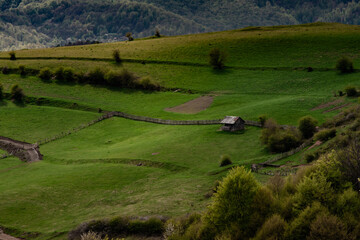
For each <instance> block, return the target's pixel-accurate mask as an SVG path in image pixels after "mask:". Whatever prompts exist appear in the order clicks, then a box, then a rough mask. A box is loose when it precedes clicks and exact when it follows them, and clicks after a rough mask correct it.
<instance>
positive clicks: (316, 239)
mask: <svg viewBox="0 0 360 240" xmlns="http://www.w3.org/2000/svg"><path fill="white" fill-rule="evenodd" d="M306 239H307V240H322V239H323V240H339V239H348V233H347V230H346V226H345V225H344V224H343V223H342V222H341V220H340V219H338V218H337V217H336V216H333V215H330V214H324V213H323V214H320V215H319V216H318V217H317V218H316V220H315V221H314V222H312V223H311V225H310V235H309V236H308V237H307V238H306Z"/></svg>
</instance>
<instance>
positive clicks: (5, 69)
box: [1, 67, 10, 75]
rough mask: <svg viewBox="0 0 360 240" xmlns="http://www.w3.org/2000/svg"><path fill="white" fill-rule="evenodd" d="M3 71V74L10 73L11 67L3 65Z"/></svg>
mask: <svg viewBox="0 0 360 240" xmlns="http://www.w3.org/2000/svg"><path fill="white" fill-rule="evenodd" d="M1 72H2V74H4V75H5V74H9V73H10V70H9V68H8V67H3V68H2V69H1Z"/></svg>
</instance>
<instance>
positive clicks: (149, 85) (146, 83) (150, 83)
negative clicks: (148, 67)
mask: <svg viewBox="0 0 360 240" xmlns="http://www.w3.org/2000/svg"><path fill="white" fill-rule="evenodd" d="M137 84H138V85H139V86H140V87H141V88H142V89H147V90H158V89H160V85H159V84H158V83H157V82H155V81H154V80H152V79H151V78H150V77H142V78H140V79H139V80H138V81H137Z"/></svg>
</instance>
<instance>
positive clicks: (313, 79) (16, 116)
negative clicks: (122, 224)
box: [0, 24, 360, 239]
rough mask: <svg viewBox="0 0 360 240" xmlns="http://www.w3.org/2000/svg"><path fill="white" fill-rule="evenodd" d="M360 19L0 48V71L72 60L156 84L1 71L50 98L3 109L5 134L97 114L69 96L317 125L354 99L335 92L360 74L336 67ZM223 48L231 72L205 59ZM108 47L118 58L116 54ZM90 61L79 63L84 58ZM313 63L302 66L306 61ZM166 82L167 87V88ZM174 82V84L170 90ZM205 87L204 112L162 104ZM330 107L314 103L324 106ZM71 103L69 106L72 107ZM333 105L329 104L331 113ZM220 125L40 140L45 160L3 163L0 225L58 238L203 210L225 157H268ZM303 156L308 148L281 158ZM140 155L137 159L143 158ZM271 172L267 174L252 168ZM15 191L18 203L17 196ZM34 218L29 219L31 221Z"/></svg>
mask: <svg viewBox="0 0 360 240" xmlns="http://www.w3.org/2000/svg"><path fill="white" fill-rule="evenodd" d="M359 30H360V28H359V27H358V26H347V25H340V24H311V25H300V26H289V27H285V26H281V27H267V28H248V29H242V30H234V31H227V32H216V33H209V34H199V35H187V36H178V37H162V38H157V39H143V40H136V41H133V42H118V43H108V44H99V45H91V46H77V47H62V48H53V49H38V50H35V49H34V50H22V51H17V52H16V56H17V60H16V61H10V60H8V53H6V52H3V53H1V54H0V57H2V59H1V60H0V66H1V67H4V66H6V67H9V68H12V69H15V68H18V67H19V66H20V65H24V66H25V67H26V68H29V69H38V70H39V69H41V68H43V67H49V68H50V69H51V71H54V70H55V69H56V68H58V67H71V68H73V70H74V71H75V72H87V71H89V70H93V69H94V68H97V67H100V68H101V69H103V70H107V71H108V70H121V69H123V68H126V69H128V70H130V71H131V72H134V73H135V74H136V75H138V76H149V77H151V78H152V79H153V80H156V81H158V82H159V83H160V84H161V85H162V86H163V87H164V90H163V91H145V90H143V91H142V90H130V89H121V88H114V87H106V86H99V85H89V84H78V83H58V82H56V81H55V80H53V81H49V82H44V81H41V80H40V79H39V78H38V77H36V76H26V77H21V76H19V75H18V74H9V75H4V74H0V83H1V84H2V85H3V86H4V91H5V92H9V91H10V88H11V86H12V85H13V84H19V85H20V86H21V87H22V88H23V90H24V93H25V95H27V96H33V97H45V98H46V99H48V100H49V105H50V106H34V105H29V104H25V105H16V104H13V103H11V102H10V101H4V102H3V103H2V104H1V106H0V119H1V120H0V136H7V137H12V138H15V139H18V140H25V141H28V142H36V141H37V140H38V139H42V138H49V137H52V136H54V135H58V134H60V133H61V132H64V131H67V130H70V129H72V128H74V127H78V126H79V125H81V124H85V123H87V122H89V121H92V120H94V119H96V118H98V117H99V116H100V114H98V113H94V112H90V111H85V110H86V108H83V109H82V111H80V110H81V109H80V110H79V109H78V110H74V109H69V108H67V107H66V106H68V105H66V104H64V105H61V104H58V103H59V101H62V102H65V103H68V104H70V105H71V104H74V103H76V104H78V105H81V106H88V107H91V108H92V109H98V108H101V109H102V110H108V111H123V112H127V113H130V114H135V115H140V116H148V117H155V118H162V119H173V120H194V119H196V120H199V119H220V118H223V117H224V116H226V115H236V116H241V117H243V118H244V119H246V120H257V119H258V116H259V115H261V114H266V115H268V116H269V117H271V118H274V119H275V120H277V121H278V122H279V123H281V124H288V125H297V122H298V119H299V118H300V117H302V116H305V115H312V116H314V117H315V118H316V119H318V120H319V122H320V123H322V122H324V121H325V119H327V118H330V117H333V116H334V115H336V114H338V112H339V111H340V110H341V108H340V110H339V109H337V110H332V108H334V107H335V106H340V107H341V105H344V104H353V103H355V102H357V99H356V98H346V97H343V98H338V97H336V98H335V97H334V92H335V93H337V92H338V91H339V90H344V88H345V87H346V86H348V85H355V86H359V72H358V71H356V72H355V73H352V74H339V73H337V72H336V71H335V64H336V61H337V60H338V58H339V57H340V56H342V55H346V56H349V57H351V58H352V59H353V61H354V66H355V68H356V70H357V69H359V66H360V65H359V63H360V62H359V56H358V52H359V46H358V44H356V43H357V42H358V41H359V40H360V35H359V34H358V33H359ZM214 47H219V48H220V49H223V50H225V51H226V52H227V54H228V58H227V62H226V66H228V67H227V68H225V69H224V70H223V71H216V70H213V69H212V68H211V67H210V66H208V53H209V51H210V49H212V48H214ZM114 49H119V50H120V54H121V57H122V58H124V62H123V64H122V65H117V64H115V63H113V62H112V59H111V55H112V51H113V50H114ZM82 58H86V59H82ZM306 67H312V68H313V69H314V71H312V72H308V71H307V70H306V69H305V68H306ZM170 89H171V90H170ZM175 89H179V91H175ZM202 95H211V96H212V97H213V100H214V101H213V102H212V104H211V106H210V107H209V108H207V109H206V110H204V111H201V112H199V113H196V114H180V113H173V112H169V111H166V110H165V109H166V108H170V107H174V106H177V105H180V104H182V103H185V102H188V101H190V100H193V99H196V98H198V97H199V96H202ZM335 99H337V100H339V103H338V104H337V105H329V106H327V107H324V108H321V109H320V108H319V109H317V110H312V109H313V108H315V107H316V106H318V105H319V104H321V103H326V102H329V101H333V100H335ZM76 104H75V105H76ZM326 110H329V111H326ZM219 128H220V125H209V126H171V125H157V124H153V123H145V122H137V121H132V120H126V119H121V118H111V119H108V120H105V121H102V122H100V123H97V124H95V125H93V126H91V127H88V128H85V129H83V130H81V131H78V132H76V133H73V134H71V135H69V136H66V137H64V138H61V139H58V140H56V141H53V142H50V143H47V144H44V145H41V146H40V151H41V152H42V153H43V154H44V160H43V161H41V162H37V163H31V164H23V163H21V162H20V161H19V160H18V159H15V158H5V159H1V160H0V177H1V179H4V181H2V182H1V183H0V212H1V214H0V226H5V227H10V228H15V229H17V230H18V231H25V232H38V233H39V235H37V236H35V237H33V238H37V239H51V238H54V237H55V236H57V237H56V238H58V239H65V238H66V232H67V231H69V230H70V229H72V228H74V227H75V226H76V225H78V224H79V223H81V222H83V221H89V220H91V219H98V218H106V217H113V216H118V215H126V216H154V215H165V216H179V215H183V214H186V213H188V212H191V211H201V210H202V209H203V208H204V207H205V206H206V204H207V203H208V200H207V198H205V197H204V195H206V194H207V193H209V191H210V189H211V187H212V186H213V184H214V182H215V180H218V179H221V177H222V176H224V175H225V174H226V167H225V168H220V167H219V160H220V156H221V155H223V154H228V155H230V157H231V159H232V161H233V163H234V165H245V166H246V167H249V166H250V165H251V164H253V163H260V162H263V161H265V160H267V159H269V158H272V157H273V156H274V155H273V154H271V153H269V152H268V150H267V149H266V148H265V147H264V146H263V145H261V143H260V139H259V137H260V135H261V129H259V128H255V127H247V128H246V130H245V131H244V132H242V133H235V134H231V133H224V132H220V131H218V129H219ZM287 161H294V162H296V163H304V160H303V152H301V153H299V154H297V155H294V156H292V157H290V158H288V159H283V160H281V161H279V163H281V164H283V163H287ZM139 163H141V164H139ZM257 178H258V179H261V180H262V181H265V180H266V178H267V177H266V176H264V175H260V174H258V175H257ZM14 199H16V201H15V200H14ZM30 217H31V219H32V220H31V221H30Z"/></svg>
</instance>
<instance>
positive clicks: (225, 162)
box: [220, 155, 232, 167]
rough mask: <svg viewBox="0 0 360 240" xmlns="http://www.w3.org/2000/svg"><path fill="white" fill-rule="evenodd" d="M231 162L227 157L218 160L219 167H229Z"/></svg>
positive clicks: (223, 156)
mask: <svg viewBox="0 0 360 240" xmlns="http://www.w3.org/2000/svg"><path fill="white" fill-rule="evenodd" d="M231 164H232V161H231V158H230V156H229V155H222V156H221V159H220V167H224V166H227V165H231Z"/></svg>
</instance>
